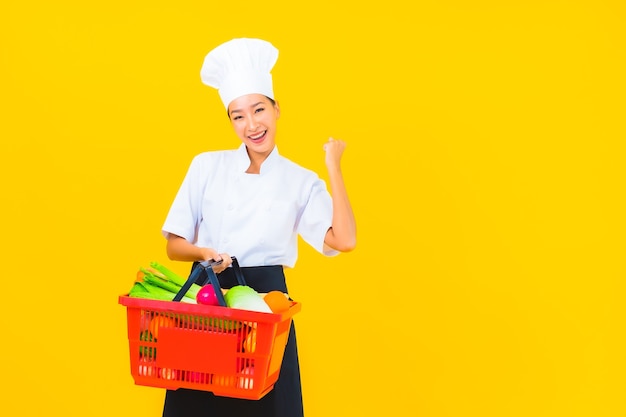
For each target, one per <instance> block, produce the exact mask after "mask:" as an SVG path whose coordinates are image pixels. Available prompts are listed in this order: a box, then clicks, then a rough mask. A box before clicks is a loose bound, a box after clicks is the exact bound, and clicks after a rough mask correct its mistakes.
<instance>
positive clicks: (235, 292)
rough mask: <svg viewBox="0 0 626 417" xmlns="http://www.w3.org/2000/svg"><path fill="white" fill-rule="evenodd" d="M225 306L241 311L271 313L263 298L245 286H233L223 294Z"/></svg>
mask: <svg viewBox="0 0 626 417" xmlns="http://www.w3.org/2000/svg"><path fill="white" fill-rule="evenodd" d="M224 301H226V305H227V306H228V307H231V308H239V309H241V310H251V311H260V312H262V313H271V312H272V309H271V308H270V307H269V306H268V305H267V303H266V302H265V300H263V296H261V294H259V293H258V292H256V290H255V289H254V288H252V287H249V286H247V285H235V286H234V287H232V288H231V289H229V290H228V292H227V293H226V294H224Z"/></svg>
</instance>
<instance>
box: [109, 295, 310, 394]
mask: <svg viewBox="0 0 626 417" xmlns="http://www.w3.org/2000/svg"><path fill="white" fill-rule="evenodd" d="M119 303H120V304H122V305H124V306H126V307H127V321H128V342H129V352H130V371H131V375H132V377H133V379H134V381H135V384H136V385H143V386H149V387H157V388H166V389H178V388H189V389H195V390H201V391H211V392H213V393H214V394H215V395H219V396H226V397H233V398H245V399H252V400H258V399H260V398H262V397H263V396H264V395H265V394H267V393H268V392H269V391H270V390H271V389H272V388H273V387H274V384H275V383H276V381H277V379H278V374H279V372H280V366H281V363H282V359H283V355H284V351H285V345H286V344H287V337H288V336H289V328H290V326H291V321H292V317H293V315H294V314H296V313H298V312H299V311H300V309H301V305H300V303H297V302H295V301H292V304H291V307H290V308H289V310H287V311H285V312H284V313H281V314H272V313H260V312H256V311H248V310H241V309H235V308H230V307H222V306H207V305H197V304H187V303H180V302H174V301H157V300H148V299H143V298H134V297H128V296H127V295H122V296H120V297H119Z"/></svg>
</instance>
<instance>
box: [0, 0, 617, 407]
mask: <svg viewBox="0 0 626 417" xmlns="http://www.w3.org/2000/svg"><path fill="white" fill-rule="evenodd" d="M410 3H411V2H404V1H398V0H391V1H385V2H379V3H371V5H369V6H367V4H370V3H367V2H366V3H362V4H359V5H356V4H354V5H349V6H348V5H346V6H343V5H342V3H341V2H337V1H332V2H331V1H315V2H309V3H303V4H301V5H299V6H296V3H294V2H291V1H290V2H286V1H285V2H245V1H244V2H228V1H223V2H214V1H211V2H208V1H202V2H201V1H198V2H185V1H183V2H160V1H150V2H148V1H130V2H129V1H120V0H112V1H107V2H98V1H96V2H78V1H77V2H71V1H61V2H52V1H50V2H48V1H41V0H39V1H32V2H23V1H4V2H3V3H2V5H1V6H0V99H1V109H0V110H1V111H0V138H1V140H0V144H1V145H0V146H1V153H0V155H1V157H0V158H1V160H0V174H1V178H2V194H1V198H2V224H3V236H2V258H1V259H2V266H1V268H0V271H1V275H0V279H1V281H2V288H3V291H2V293H3V300H2V301H1V302H0V309H1V314H0V343H1V344H2V349H1V355H2V362H1V363H2V368H1V369H0V379H1V380H2V381H3V382H2V386H3V389H2V391H0V392H1V401H2V405H1V407H0V408H1V409H2V414H3V415H7V416H19V415H27V414H28V415H30V414H32V415H58V416H111V415H114V416H133V417H140V416H157V415H160V412H161V405H162V399H163V392H162V391H161V390H159V389H153V388H147V387H139V386H135V385H134V384H133V381H132V379H131V377H130V370H129V365H128V346H127V340H126V333H125V332H126V322H125V320H126V317H125V314H126V312H125V309H124V307H122V306H120V305H119V304H118V299H117V297H118V295H120V294H122V293H124V292H126V291H127V290H128V289H129V288H130V285H131V283H132V281H133V278H134V274H135V272H136V270H137V269H138V268H139V267H140V266H145V265H146V264H147V263H148V262H150V261H152V260H157V261H161V262H163V263H164V264H166V265H168V266H170V267H171V268H173V269H174V270H176V271H178V272H180V273H181V274H185V273H186V272H187V269H188V265H185V264H182V263H175V262H170V261H168V260H167V259H166V256H165V252H164V239H163V238H162V237H161V235H160V227H161V225H162V222H163V220H164V217H165V215H166V212H167V210H168V208H169V204H170V203H171V201H172V198H173V197H174V194H175V192H176V190H177V188H178V185H179V184H180V181H181V180H182V177H183V175H184V173H185V171H186V169H187V166H188V164H189V162H190V160H191V158H192V157H193V156H194V155H195V154H197V153H199V152H202V151H205V150H209V149H223V148H234V147H236V146H237V145H238V140H237V138H236V137H235V136H234V134H233V133H232V131H231V130H230V126H229V124H228V121H227V119H226V115H225V114H224V110H223V107H222V104H221V102H220V101H219V99H218V96H217V93H216V92H215V91H214V90H212V89H210V88H208V87H206V86H204V85H202V84H201V82H200V78H199V70H200V66H201V63H202V59H203V58H204V55H205V54H206V53H207V52H208V51H209V50H210V49H211V48H212V47H214V46H216V45H217V44H218V43H221V42H223V41H225V40H228V39H230V38H233V37H241V36H247V37H261V38H265V39H267V40H270V41H271V42H273V43H274V44H275V45H276V46H277V47H278V48H279V50H280V57H279V60H278V63H277V65H276V67H275V70H274V80H275V93H276V95H277V98H278V99H279V102H280V103H281V105H282V118H281V120H280V124H279V129H280V135H279V147H280V150H281V153H282V154H284V155H285V156H287V157H289V158H291V159H293V160H295V161H297V162H299V163H300V164H302V165H304V166H307V167H309V168H311V169H314V170H316V171H317V172H319V173H320V175H322V176H323V177H324V178H326V174H325V171H324V165H323V153H322V149H321V147H322V143H323V142H324V141H325V140H326V138H327V137H328V136H335V137H337V138H341V139H344V140H346V141H347V142H348V149H347V151H346V154H345V159H344V171H345V178H346V181H347V184H348V187H349V191H350V196H351V199H352V202H353V205H354V209H355V212H356V216H357V219H358V227H359V243H358V248H357V249H356V250H355V251H354V252H352V253H350V254H347V255H342V256H340V257H338V258H333V259H326V258H323V257H321V256H320V255H318V254H316V253H315V252H313V251H312V250H311V249H310V248H308V247H306V246H304V245H302V246H301V254H300V259H299V262H298V264H297V265H296V268H295V269H293V270H290V271H289V272H288V285H289V287H290V292H291V294H292V296H293V297H294V298H295V299H297V300H299V301H300V302H302V304H303V309H302V312H301V313H300V314H299V315H298V316H297V319H296V323H297V328H298V336H299V342H300V354H301V366H302V376H303V389H304V397H305V410H306V415H307V416H308V417H333V416H346V415H355V416H359V415H370V414H372V415H376V414H378V415H410V416H424V417H444V416H445V417H449V416H453V417H465V416H482V417H486V416H494V417H495V416H497V417H503V416H546V417H555V416H567V417H573V416H589V417H618V416H624V415H626V395H624V391H625V389H626V361H625V359H624V357H625V354H624V351H625V348H626V343H625V338H624V326H623V323H624V318H625V317H626V314H625V313H626V311H625V305H626V303H624V290H625V285H624V273H625V264H624V249H626V230H625V229H626V227H625V226H626V224H625V221H624V218H625V208H626V207H625V204H624V198H623V194H624V179H625V178H626V176H625V169H624V150H625V149H624V139H625V138H626V134H625V133H626V127H625V123H624V116H625V114H624V110H625V107H626V106H625V102H624V100H625V99H624V97H625V93H626V83H625V81H624V74H625V73H626V43H625V40H626V38H625V35H626V30H625V29H624V27H625V26H624V22H625V21H626V13H625V7H624V3H623V2H621V1H608V0H607V1H598V0H587V1H582V0H581V1H566V0H563V1H550V0H527V1H508V2H506V1H504V2H497V1H486V0H478V1H471V2H469V1H468V2H463V1H460V0H448V1H421V2H416V3H417V4H415V5H414V6H412V8H409V4H410Z"/></svg>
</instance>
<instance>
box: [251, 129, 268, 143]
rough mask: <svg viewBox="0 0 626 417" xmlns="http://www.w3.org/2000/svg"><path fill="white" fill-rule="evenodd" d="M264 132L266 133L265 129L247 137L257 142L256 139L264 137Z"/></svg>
mask: <svg viewBox="0 0 626 417" xmlns="http://www.w3.org/2000/svg"><path fill="white" fill-rule="evenodd" d="M266 133H267V130H264V131H262V132H259V133H257V134H254V135H249V136H248V139H250V140H251V141H254V142H258V141H260V140H262V139H263V138H264V137H265V134H266Z"/></svg>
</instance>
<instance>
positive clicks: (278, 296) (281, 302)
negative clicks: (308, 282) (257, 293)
mask: <svg viewBox="0 0 626 417" xmlns="http://www.w3.org/2000/svg"><path fill="white" fill-rule="evenodd" d="M287 297H288V295H287V294H285V293H284V292H282V291H278V290H275V291H270V292H268V293H267V294H265V295H264V296H263V301H265V303H266V304H267V305H268V306H269V307H270V309H271V310H272V313H282V312H284V311H287V310H289V307H291V301H289V299H288V298H287Z"/></svg>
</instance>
